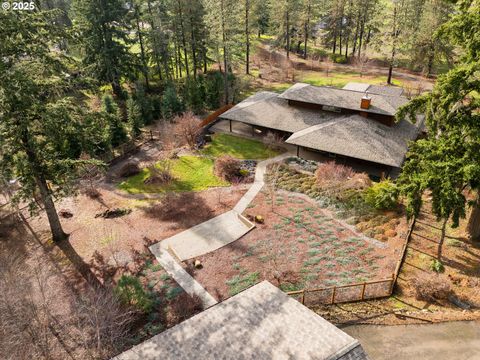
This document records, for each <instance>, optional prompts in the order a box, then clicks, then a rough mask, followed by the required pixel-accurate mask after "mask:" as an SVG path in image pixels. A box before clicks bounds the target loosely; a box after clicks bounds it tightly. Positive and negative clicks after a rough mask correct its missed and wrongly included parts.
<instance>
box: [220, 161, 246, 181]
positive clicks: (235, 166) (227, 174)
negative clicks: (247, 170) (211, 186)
mask: <svg viewBox="0 0 480 360" xmlns="http://www.w3.org/2000/svg"><path fill="white" fill-rule="evenodd" d="M214 171H215V175H217V176H218V177H220V178H222V179H225V180H227V181H231V180H232V179H233V178H235V177H237V176H239V174H240V161H239V160H237V159H234V158H233V157H231V156H229V155H223V156H221V157H219V158H218V159H216V160H215V168H214Z"/></svg>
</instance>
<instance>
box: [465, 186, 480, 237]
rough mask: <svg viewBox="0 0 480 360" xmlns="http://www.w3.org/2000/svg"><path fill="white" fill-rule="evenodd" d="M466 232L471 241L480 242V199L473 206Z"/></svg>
mask: <svg viewBox="0 0 480 360" xmlns="http://www.w3.org/2000/svg"><path fill="white" fill-rule="evenodd" d="M479 196H480V195H479ZM467 231H468V234H469V236H470V238H471V239H472V240H473V241H480V198H479V199H477V202H476V204H475V205H473V208H472V212H471V213H470V217H469V219H468V225H467Z"/></svg>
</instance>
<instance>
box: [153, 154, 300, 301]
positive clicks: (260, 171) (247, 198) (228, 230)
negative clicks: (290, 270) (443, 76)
mask: <svg viewBox="0 0 480 360" xmlns="http://www.w3.org/2000/svg"><path fill="white" fill-rule="evenodd" d="M289 156H291V155H289V154H288V153H286V154H282V155H279V156H276V157H274V158H271V159H267V160H265V161H262V162H260V163H258V164H257V168H256V170H255V180H254V182H253V184H252V186H251V187H250V189H249V190H248V191H247V192H246V193H245V195H243V196H242V198H241V199H240V200H239V201H238V203H237V204H236V205H235V207H234V208H233V210H230V211H228V212H226V213H224V214H222V215H219V216H216V217H214V218H213V219H210V220H208V221H205V222H203V223H201V224H198V225H195V226H194V227H192V228H190V229H188V230H185V231H182V232H181V233H179V234H176V235H174V236H171V237H169V238H167V239H165V240H162V241H160V242H158V243H156V244H154V245H152V246H150V247H149V249H150V251H151V252H152V254H153V255H154V256H155V258H156V259H157V261H158V262H159V263H160V265H162V266H163V268H164V269H165V271H166V272H167V273H168V274H169V275H170V276H171V277H172V278H173V279H174V280H175V281H176V282H177V283H178V284H179V285H180V286H181V287H182V288H183V289H184V290H185V291H186V292H187V293H188V294H190V295H194V294H196V295H198V296H199V297H200V298H201V299H202V302H203V305H204V308H208V307H210V306H212V305H214V304H216V303H217V301H216V300H215V299H214V298H213V296H211V295H210V294H209V293H208V292H207V291H206V290H205V289H204V288H203V287H202V286H201V285H200V284H199V283H198V282H197V281H196V280H195V279H194V278H193V277H191V276H190V275H189V274H188V273H187V272H186V271H185V270H184V269H183V268H182V266H181V265H180V264H178V263H177V262H176V261H175V259H174V258H173V256H172V255H170V252H171V253H173V254H174V255H175V256H176V257H178V259H179V260H180V261H184V260H187V259H191V258H194V257H198V256H201V255H204V254H207V253H209V252H212V251H214V250H217V249H219V248H221V247H222V246H225V245H228V244H230V243H232V242H234V241H236V240H238V239H240V238H241V237H242V236H243V235H245V234H246V233H247V232H249V231H250V230H251V229H253V228H254V227H255V225H254V224H252V223H250V222H249V221H248V220H247V219H246V218H244V217H243V216H242V215H241V214H242V212H244V211H245V209H246V208H247V206H248V205H249V204H250V203H251V202H252V200H253V199H254V198H255V196H257V194H258V193H259V191H260V190H261V189H262V187H263V185H265V182H264V176H265V173H266V171H267V166H268V165H269V164H271V163H274V162H277V161H281V160H283V159H285V158H287V157H289Z"/></svg>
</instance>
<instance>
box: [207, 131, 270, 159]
mask: <svg viewBox="0 0 480 360" xmlns="http://www.w3.org/2000/svg"><path fill="white" fill-rule="evenodd" d="M200 153H201V154H202V155H206V156H212V157H218V156H221V155H230V156H232V157H234V158H236V159H267V158H269V157H273V156H276V155H278V152H277V151H275V150H272V149H269V148H268V147H267V146H265V144H263V143H262V142H260V141H257V140H252V139H245V138H242V137H239V136H234V135H229V134H215V135H214V136H213V137H212V142H211V143H208V144H207V145H206V146H205V147H204V148H203V149H202V150H201V151H200Z"/></svg>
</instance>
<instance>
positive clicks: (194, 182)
mask: <svg viewBox="0 0 480 360" xmlns="http://www.w3.org/2000/svg"><path fill="white" fill-rule="evenodd" d="M166 161H169V162H170V163H171V174H172V177H173V179H172V180H171V181H170V182H169V183H168V184H155V183H153V184H152V183H148V179H149V178H150V177H151V176H152V171H151V169H149V168H144V169H142V171H141V172H140V173H139V174H137V175H134V176H132V177H130V178H128V179H126V180H125V181H123V182H121V183H120V184H119V185H118V187H119V189H122V190H125V191H127V192H129V193H131V194H138V193H157V192H167V191H201V190H205V189H208V188H210V187H216V186H228V185H229V183H228V182H227V181H225V180H222V179H221V178H219V177H217V176H216V175H215V174H214V172H213V165H214V161H213V160H212V159H210V158H206V157H199V156H180V157H179V158H177V159H171V160H166ZM156 166H157V167H160V164H157V165H156Z"/></svg>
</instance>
